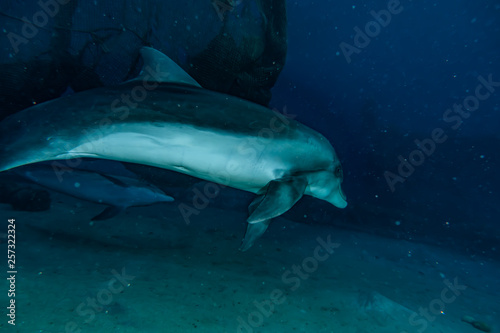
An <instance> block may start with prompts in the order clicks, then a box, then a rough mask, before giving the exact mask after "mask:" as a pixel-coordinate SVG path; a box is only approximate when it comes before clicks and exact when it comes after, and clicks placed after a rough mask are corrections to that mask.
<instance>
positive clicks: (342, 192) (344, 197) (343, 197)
mask: <svg viewBox="0 0 500 333" xmlns="http://www.w3.org/2000/svg"><path fill="white" fill-rule="evenodd" d="M339 193H340V196H341V197H342V199H344V200H345V201H347V198H346V196H345V193H344V191H342V188H340V187H339Z"/></svg>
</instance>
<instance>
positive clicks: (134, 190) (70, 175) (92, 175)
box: [13, 164, 174, 221]
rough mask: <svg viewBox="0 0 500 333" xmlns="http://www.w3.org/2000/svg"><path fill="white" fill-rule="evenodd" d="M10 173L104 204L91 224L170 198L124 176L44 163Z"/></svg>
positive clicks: (169, 199) (159, 191)
mask: <svg viewBox="0 0 500 333" xmlns="http://www.w3.org/2000/svg"><path fill="white" fill-rule="evenodd" d="M13 171H14V173H16V174H18V175H20V176H21V177H23V178H25V179H28V180H30V181H32V182H34V183H37V184H39V185H42V186H44V187H47V188H49V189H51V190H54V191H57V192H61V193H64V194H68V195H71V196H73V197H75V198H78V199H83V200H87V201H91V202H94V203H99V204H105V205H108V207H107V208H106V209H104V210H103V211H102V212H101V213H100V214H98V215H96V216H94V217H93V218H92V221H96V220H106V219H110V218H112V217H114V216H116V215H118V214H120V213H121V212H123V211H124V210H125V209H127V208H128V207H133V206H148V205H152V204H154V203H158V202H171V201H174V199H173V198H172V197H170V196H168V195H166V194H165V193H164V192H162V191H161V190H160V189H159V188H157V187H156V186H153V185H151V184H147V183H144V182H141V181H139V180H138V179H135V178H130V177H124V176H110V175H106V174H100V173H96V172H91V171H87V170H79V169H74V168H67V169H61V168H60V167H59V168H57V169H56V168H54V166H51V165H46V164H35V165H32V166H31V165H30V166H24V167H20V168H16V169H14V170H13Z"/></svg>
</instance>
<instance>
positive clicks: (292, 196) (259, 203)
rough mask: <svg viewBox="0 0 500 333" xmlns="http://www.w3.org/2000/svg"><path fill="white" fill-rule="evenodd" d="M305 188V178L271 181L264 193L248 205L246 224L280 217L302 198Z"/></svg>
mask: <svg viewBox="0 0 500 333" xmlns="http://www.w3.org/2000/svg"><path fill="white" fill-rule="evenodd" d="M306 187H307V179H306V178H305V177H287V178H282V179H277V180H272V181H270V182H269V184H267V186H266V188H265V192H264V193H263V194H261V195H259V196H258V197H257V198H255V200H254V201H253V202H252V203H251V204H250V207H249V208H248V209H249V213H250V216H249V217H248V219H247V221H248V223H258V222H261V221H264V220H269V219H272V218H273V217H276V216H280V215H281V214H283V213H284V212H286V211H287V210H289V209H290V208H292V206H293V205H294V204H295V203H296V202H297V201H299V199H300V198H302V195H303V194H304V191H305V190H306Z"/></svg>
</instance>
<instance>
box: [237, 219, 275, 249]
mask: <svg viewBox="0 0 500 333" xmlns="http://www.w3.org/2000/svg"><path fill="white" fill-rule="evenodd" d="M269 223H271V220H264V221H261V222H257V223H248V224H247V231H246V233H245V238H243V241H242V242H241V246H240V248H239V250H240V251H246V250H248V249H249V248H251V247H252V245H253V243H255V241H256V240H257V239H258V238H259V237H260V236H262V235H263V234H264V232H265V231H266V230H267V227H268V226H269Z"/></svg>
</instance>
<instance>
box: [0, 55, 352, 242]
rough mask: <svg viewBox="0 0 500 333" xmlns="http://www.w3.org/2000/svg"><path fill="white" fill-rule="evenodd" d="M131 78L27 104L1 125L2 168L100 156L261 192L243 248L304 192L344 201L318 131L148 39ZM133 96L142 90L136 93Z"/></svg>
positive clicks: (335, 166)
mask: <svg viewBox="0 0 500 333" xmlns="http://www.w3.org/2000/svg"><path fill="white" fill-rule="evenodd" d="M141 55H142V57H143V59H144V67H143V71H142V72H141V74H140V75H139V76H138V77H137V78H136V79H134V80H131V81H128V82H125V83H124V84H121V85H119V86H116V87H105V88H98V89H94V90H89V91H85V92H82V93H78V94H75V95H72V96H69V97H65V98H60V99H57V100H54V101H50V102H46V103H42V104H39V105H37V106H34V107H31V108H29V109H26V110H23V111H21V112H19V113H17V114H15V115H13V116H11V117H9V118H7V119H6V120H4V121H3V122H2V123H1V124H0V131H1V137H0V161H1V162H0V171H3V170H8V169H11V168H14V167H17V166H20V165H25V164H29V163H35V162H40V161H46V160H61V159H67V158H81V157H93V158H103V159H110V160H118V161H124V162H132V163H139V164H145V165H151V166H156V167H160V168H164V169H168V170H173V171H178V172H181V173H185V174H188V175H191V176H194V177H198V178H201V179H204V180H208V181H213V182H217V183H222V184H224V185H226V186H231V187H234V188H237V189H241V190H245V191H249V192H252V193H255V194H257V197H256V198H255V200H254V201H253V202H252V203H251V204H250V206H249V218H248V220H247V221H248V227H247V231H246V234H245V238H244V239H243V243H242V246H241V247H240V249H241V250H247V249H248V248H250V247H251V246H252V245H253V243H254V242H255V240H256V239H257V238H258V237H260V236H261V235H262V234H263V233H264V232H265V230H266V229H267V226H268V225H269V223H270V221H271V219H272V218H274V217H277V216H279V215H281V214H283V213H285V212H286V211H288V210H289V209H290V208H291V207H292V206H293V205H294V204H295V203H296V202H297V201H298V200H299V199H300V198H301V197H302V196H303V195H311V196H313V197H316V198H319V199H322V200H325V201H328V202H329V203H331V204H333V205H335V206H337V207H339V208H344V207H345V206H346V205H347V202H346V201H345V197H344V194H343V193H342V190H341V187H340V185H341V182H342V179H343V174H342V168H341V165H340V162H339V160H338V158H337V156H336V154H335V151H334V149H333V148H332V146H331V145H330V143H329V142H328V141H327V140H326V138H325V137H323V136H322V135H321V134H319V133H317V132H316V131H314V130H312V129H310V128H308V127H306V126H304V125H302V124H300V123H298V122H296V121H294V120H292V119H287V118H285V117H284V116H283V115H280V114H278V113H276V112H274V111H272V110H270V109H268V108H265V107H262V106H259V105H256V104H254V103H251V102H248V101H245V100H242V99H239V98H236V97H233V96H228V95H224V94H220V93H215V92H211V91H208V90H205V89H203V88H201V87H200V86H199V85H198V84H197V83H196V81H195V80H194V79H192V78H191V77H190V76H189V75H188V74H187V73H185V72H184V71H183V70H182V69H181V68H180V67H179V66H177V65H176V64H175V63H174V62H173V61H172V60H171V59H170V58H168V57H167V56H165V55H164V54H162V53H161V52H159V51H156V50H154V49H152V48H147V47H145V48H142V49H141ZM133 96H136V97H137V96H140V98H136V99H135V100H134V99H131V97H133Z"/></svg>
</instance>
